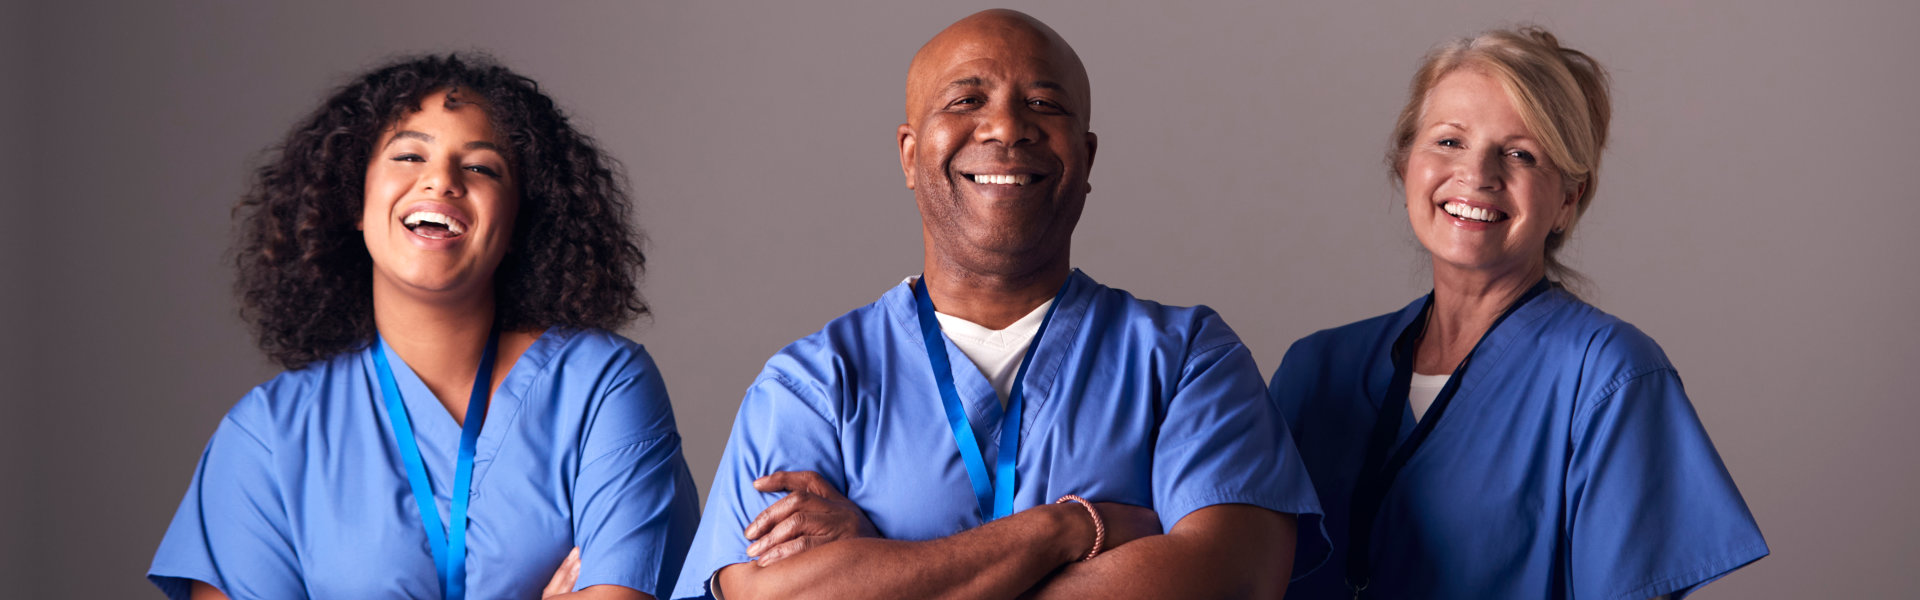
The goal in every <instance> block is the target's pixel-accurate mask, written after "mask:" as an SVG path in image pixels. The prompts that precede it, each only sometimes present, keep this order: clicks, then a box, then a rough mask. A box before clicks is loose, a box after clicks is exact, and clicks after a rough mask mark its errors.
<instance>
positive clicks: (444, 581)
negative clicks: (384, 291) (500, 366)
mask: <svg viewBox="0 0 1920 600" xmlns="http://www.w3.org/2000/svg"><path fill="white" fill-rule="evenodd" d="M499 346H500V331H499V330H497V329H496V330H494V331H492V332H489V333H488V334H487V349H486V350H485V351H483V352H481V353H480V369H479V371H478V372H476V373H474V374H473V395H472V396H471V397H470V399H469V400H467V416H466V419H465V422H464V423H462V424H461V425H460V458H459V461H458V462H457V463H456V464H455V466H454V472H453V494H452V498H453V517H452V518H449V519H447V526H446V527H441V526H440V508H439V507H438V506H435V505H434V502H433V483H432V482H431V481H429V480H428V479H427V466H426V464H425V463H423V462H421V460H420V442H419V440H417V439H415V438H414V436H413V422H412V421H409V420H408V419H407V407H406V405H404V404H403V403H401V401H400V386H399V384H397V383H395V382H394V380H393V367H392V366H389V365H388V364H387V352H386V349H387V341H386V340H385V339H381V340H380V343H379V346H378V347H376V348H374V352H373V366H374V369H375V370H377V371H379V372H380V395H381V396H383V397H385V399H386V402H387V418H388V420H390V421H393V435H394V438H395V441H396V442H397V443H398V444H399V445H400V457H401V458H402V459H405V460H406V462H407V485H408V486H409V487H412V488H413V500H414V502H416V503H418V504H419V505H420V524H421V525H422V526H424V527H425V528H426V530H427V543H428V545H429V546H430V547H431V548H432V550H433V568H434V571H435V573H436V574H438V575H439V576H440V592H441V597H442V598H446V599H448V600H463V599H464V598H466V596H467V496H468V495H469V492H470V491H471V490H472V488H473V447H474V445H475V443H476V442H478V441H479V440H480V424H481V423H482V422H484V421H486V419H487V396H488V392H489V391H490V390H491V387H492V386H490V385H488V384H490V383H492V382H493V355H494V351H495V350H496V349H498V348H499Z"/></svg>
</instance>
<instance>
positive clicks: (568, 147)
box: [233, 54, 648, 369]
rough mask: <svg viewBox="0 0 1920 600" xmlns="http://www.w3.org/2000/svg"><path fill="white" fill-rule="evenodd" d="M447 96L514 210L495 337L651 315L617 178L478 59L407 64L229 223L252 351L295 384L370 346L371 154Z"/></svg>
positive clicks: (498, 69) (300, 148)
mask: <svg viewBox="0 0 1920 600" xmlns="http://www.w3.org/2000/svg"><path fill="white" fill-rule="evenodd" d="M443 90H457V91H458V92H459V95H460V98H461V101H462V102H474V101H475V100H476V99H477V100H478V101H477V102H475V103H476V104H479V105H480V106H481V107H482V108H484V109H485V110H486V112H487V115H488V118H489V119H490V120H491V121H492V123H493V125H494V129H495V130H496V131H499V132H501V133H502V135H503V137H504V138H505V139H506V141H507V145H508V146H509V147H508V148H507V149H506V154H508V156H507V159H508V160H509V161H510V162H511V163H512V167H511V168H512V169H513V172H514V173H516V177H515V179H516V180H518V181H519V182H520V183H519V190H518V191H519V195H520V207H519V213H518V216H517V217H516V218H515V225H514V231H513V240H512V246H511V247H510V248H509V249H508V251H507V254H506V257H505V258H504V259H503V260H502V261H501V263H500V267H499V270H498V271H496V272H495V274H494V296H495V300H496V303H495V320H496V324H497V326H498V327H500V328H501V329H502V330H525V329H534V328H544V327H551V326H556V325H559V326H569V327H599V328H605V329H613V328H616V327H618V326H620V325H621V324H624V323H626V322H628V321H631V320H632V319H634V318H636V317H640V316H643V315H646V314H647V312H648V311H647V305H646V303H645V302H644V301H642V300H641V299H640V296H639V291H638V283H639V279H640V276H641V275H642V273H644V271H645V267H646V255H645V254H643V253H641V251H640V246H639V234H638V233H637V232H636V231H635V230H634V229H632V228H631V227H629V224H628V217H627V215H628V212H629V209H630V206H631V203H630V201H629V199H628V196H627V192H626V189H625V187H624V186H623V185H622V184H621V181H622V178H621V177H619V176H618V175H617V174H616V172H615V170H616V169H617V168H618V167H619V166H618V164H617V163H616V162H615V161H614V160H613V159H612V158H611V157H609V156H607V155H606V154H605V153H604V152H602V151H601V150H600V149H599V148H597V147H595V146H594V142H593V140H592V139H591V138H589V137H587V136H586V135H585V134H582V133H581V132H579V131H577V130H575V129H574V128H573V126H572V125H571V124H570V123H569V122H568V119H567V116H566V114H564V113H563V112H561V110H560V108H559V107H557V106H555V105H554V102H553V99H552V98H549V97H547V95H546V94H544V93H542V92H541V91H540V87H539V84H537V83H535V82H534V81H533V80H532V79H528V78H526V77H524V76H521V75H519V74H516V73H514V72H513V71H510V70H508V69H507V68H506V67H504V66H501V65H500V64H499V63H498V62H495V61H494V60H493V59H492V58H490V57H487V56H484V55H473V54H448V55H444V56H438V55H436V56H417V57H407V58H402V59H399V60H396V61H393V62H391V63H388V64H386V65H384V66H381V67H379V68H376V69H373V70H372V71H369V72H367V73H366V74H364V75H361V76H360V77H357V78H355V79H354V80H352V81H351V82H349V83H347V84H346V85H344V86H342V87H340V88H339V89H337V90H335V91H334V93H333V94H332V95H331V96H330V97H328V98H327V100H326V101H325V102H324V103H322V104H321V105H320V107H319V108H318V109H316V110H314V111H313V113H312V114H310V115H308V116H307V117H306V118H305V119H302V120H301V121H300V123H299V125H297V126H295V127H294V128H293V130H292V131H291V132H289V133H288V134H287V138H286V140H285V141H284V142H283V143H282V144H281V145H280V146H279V147H278V148H277V149H275V150H272V151H269V152H268V154H267V160H266V164H264V165H262V166H260V167H259V168H258V169H257V170H256V172H255V174H254V178H253V185H252V188H251V189H250V190H249V191H248V192H247V194H246V196H245V197H244V198H242V199H241V200H240V203H239V205H238V206H236V207H235V208H234V211H233V212H234V217H235V218H236V219H237V220H238V221H239V239H238V240H237V241H236V243H235V245H234V263H235V265H236V266H237V267H239V271H240V272H239V279H238V280H237V281H236V282H235V284H234V291H235V293H236V294H237V295H238V296H239V299H240V305H241V309H240V314H241V317H242V318H243V319H245V320H246V321H247V322H248V323H249V324H250V325H251V326H252V328H253V331H254V335H255V337H256V338H257V339H258V341H259V344H260V348H261V350H263V351H265V352H266V353H267V356H268V357H270V358H272V359H273V360H274V362H277V363H279V364H280V365H281V366H284V367H286V368H288V369H297V368H300V367H302V366H304V365H306V364H308V363H311V362H313V361H317V360H322V359H325V358H328V357H331V356H333V355H335V354H338V353H340V352H345V351H349V350H358V349H361V348H364V347H366V345H367V344H369V343H371V342H372V341H373V338H374V335H375V332H374V321H373V260H372V258H370V257H369V256H368V254H367V247H366V243H365V240H364V238H363V237H362V234H361V232H360V231H359V230H358V229H357V228H356V225H357V224H358V223H359V220H360V216H361V208H362V204H363V203H364V202H365V198H364V196H365V190H364V189H363V187H364V185H365V182H366V172H367V164H368V161H369V160H370V159H371V158H372V155H373V150H374V147H373V146H374V144H375V143H377V142H378V140H379V138H380V135H381V134H382V132H383V131H384V130H385V129H386V128H388V127H389V126H391V125H392V124H393V123H395V122H396V121H398V120H399V119H401V118H402V117H404V116H406V115H407V114H410V113H412V112H415V111H418V110H419V107H420V103H421V101H422V100H424V99H425V98H426V97H428V96H430V95H432V94H433V93H435V92H438V91H443Z"/></svg>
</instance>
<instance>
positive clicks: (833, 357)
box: [673, 270, 1324, 598]
mask: <svg viewBox="0 0 1920 600" xmlns="http://www.w3.org/2000/svg"><path fill="white" fill-rule="evenodd" d="M915 310H916V309H915V304H914V297H913V292H912V289H911V288H910V286H908V285H907V284H904V283H902V284H901V285H898V286H895V287H894V288H893V289H892V290H890V291H888V292H887V293H886V294H885V295H884V296H882V297H881V298H880V300H879V301H878V302H875V303H873V304H869V305H867V306H864V307H861V308H859V309H856V310H854V311H853V312H850V313H847V314H846V315H845V316H842V317H840V318H838V319H835V320H833V321H832V322H831V323H828V324H827V326H826V328H825V329H823V330H821V331H820V332H819V333H815V334H813V335H810V336H807V337H805V338H802V339H800V340H799V341H797V342H794V343H793V344H791V345H789V346H787V347H786V348H785V349H783V350H781V351H780V353H779V354H776V355H774V357H773V358H772V359H771V360H769V361H767V366H766V369H765V370H763V371H761V373H760V376H759V378H758V379H756V380H755V381H754V383H753V385H752V387H751V388H749V389H748V390H747V395H746V398H745V399H744V400H742V401H741V404H740V413H739V415H738V417H737V418H736V419H735V420H734V425H733V434H732V437H731V438H730V439H728V441H727V447H726V450H725V452H724V453H723V454H722V456H721V458H720V466H719V470H718V472H717V473H716V474H715V475H714V481H713V488H712V489H711V490H710V491H709V492H708V494H707V508H706V513H705V516H704V517H703V519H702V522H701V524H700V532H699V533H698V534H696V535H695V536H694V544H693V549H692V550H691V552H690V554H689V555H688V557H687V561H686V568H685V570H684V571H683V572H682V573H681V575H680V585H679V587H678V588H676V589H675V591H674V594H673V597H674V598H699V597H706V595H707V587H706V583H707V580H708V578H709V577H711V576H712V575H713V574H714V573H716V572H718V571H719V570H720V569H721V568H723V567H726V566H728V565H732V564H736V563H741V562H746V561H748V560H749V558H748V556H747V554H746V548H747V545H748V542H747V540H746V538H745V537H744V536H743V534H742V531H743V530H745V529H746V526H747V524H748V523H749V522H751V521H752V520H753V518H754V517H755V516H757V515H759V514H760V512H761V511H762V510H764V509H766V508H767V506H768V505H770V504H772V503H773V502H774V501H775V500H778V499H779V498H781V497H782V496H783V495H784V494H769V493H761V492H758V491H755V490H754V489H753V480H754V479H757V478H759V477H761V476H765V475H767V474H770V473H773V472H775V471H801V470H807V471H816V472H818V473H820V474H821V475H822V476H823V477H824V478H825V479H826V480H827V481H829V482H831V483H832V484H833V486H834V487H835V488H837V489H839V490H840V491H841V492H842V493H845V494H846V495H847V497H848V498H849V499H850V500H852V501H853V502H854V503H855V504H858V505H859V506H860V507H861V508H862V509H864V510H865V511H866V514H867V517H868V518H869V519H870V520H872V522H873V525H874V527H875V528H876V529H878V530H879V532H880V534H881V535H882V536H885V537H887V538H889V539H897V540H928V539H935V538H940V537H945V536H949V535H953V534H955V533H959V532H961V531H963V530H966V529H970V528H973V527H977V526H979V525H980V524H981V523H982V516H981V514H980V508H979V503H978V501H977V500H976V498H975V496H974V494H973V488H972V487H971V486H970V484H969V481H968V479H967V471H966V467H965V465H964V464H963V463H962V461H961V458H960V453H959V451H958V447H957V446H956V445H955V443H954V436H953V431H952V429H951V428H950V427H949V425H948V422H947V419H946V416H945V413H944V412H943V408H942V404H941V399H940V393H939V390H938V388H937V387H935V382H934V374H933V368H932V366H931V365H930V364H929V362H928V360H927V351H926V347H925V341H924V339H923V338H922V337H921V331H920V324H919V320H918V318H919V317H918V315H917V313H916V312H915ZM1054 311H1055V312H1054V315H1053V320H1052V322H1051V323H1050V324H1049V325H1048V326H1047V330H1046V332H1045V334H1044V335H1043V336H1041V338H1040V339H1039V341H1038V342H1037V343H1038V344H1039V347H1038V348H1037V349H1036V350H1035V353H1034V356H1033V362H1032V364H1031V365H1030V366H1029V368H1030V369H1032V372H1031V373H1030V374H1029V375H1028V376H1027V377H1026V378H1025V381H1024V382H1023V386H1024V387H1023V389H1024V392H1023V394H1024V395H1025V398H1026V399H1025V401H1024V402H1025V405H1026V406H1025V407H1024V408H1025V410H1024V411H1023V413H1022V420H1021V434H1020V445H1019V450H1018V452H1019V456H1018V458H1017V460H1016V468H1017V472H1018V475H1017V477H1016V478H1015V479H1016V481H1017V485H1016V487H1015V491H1014V500H1013V503H1014V510H1015V511H1019V510H1023V509H1026V508H1030V507H1033V506H1037V505H1041V504H1046V503H1049V502H1052V501H1053V500H1054V499H1056V498H1059V497H1060V496H1062V495H1064V494H1079V495H1081V496H1084V497H1086V498H1087V499H1089V500H1093V501H1096V502H1124V503H1127V504H1133V505H1138V506H1144V507H1149V508H1152V509H1153V510H1154V511H1155V512H1157V513H1158V514H1159V517H1160V521H1161V524H1162V527H1164V528H1166V529H1171V528H1172V527H1173V525H1174V524H1175V523H1177V522H1179V521H1180V519H1181V518H1182V517H1185V516H1186V515H1187V514H1188V513H1191V512H1193V511H1195V510H1198V509H1200V508H1204V507H1207V506H1212V505H1216V504H1231V503H1240V504H1252V505H1256V506H1261V507H1264V508H1267V509H1270V510H1274V511H1278V512H1282V513H1292V514H1300V515H1302V517H1301V519H1300V530H1301V531H1303V532H1310V533H1311V535H1310V536H1307V535H1303V536H1302V539H1303V543H1302V548H1301V549H1300V550H1299V551H1300V552H1302V553H1303V554H1306V555H1312V556H1316V557H1317V556H1321V555H1322V554H1323V552H1322V551H1320V550H1318V549H1323V548H1324V544H1307V543H1306V541H1319V540H1320V538H1319V536H1320V535H1321V534H1320V531H1321V529H1320V525H1319V519H1318V515H1319V513H1320V506H1319V503H1318V502H1317V501H1316V499H1315V497H1314V494H1313V488H1312V484H1311V483H1309V480H1308V478H1307V474H1306V471H1305V470H1304V468H1303V467H1302V465H1301V463H1300V460H1299V458H1298V457H1297V456H1296V455H1295V452H1294V449H1293V442H1292V441H1291V440H1290V439H1289V438H1288V432H1287V428H1286V425H1285V423H1282V422H1281V420H1280V415H1279V412H1278V411H1277V410H1275V409H1274V407H1273V405H1272V403H1271V402H1269V401H1268V400H1267V398H1266V393H1265V389H1264V387H1265V386H1264V382H1263V381H1262V380H1261V376H1260V372H1259V370H1258V369H1259V367H1258V366H1256V365H1255V364H1254V362H1253V356H1252V355H1251V354H1250V353H1249V352H1248V351H1247V348H1246V346H1244V345H1242V344H1241V343H1240V339H1239V337H1238V336H1236V335H1234V333H1233V330H1231V329H1229V328H1228V327H1227V325H1226V323H1224V322H1222V321H1221V320H1220V317H1219V315H1217V314H1215V313H1214V312H1213V311H1212V310H1211V309H1208V308H1206V307H1195V308H1183V307H1172V306H1163V305H1160V304H1157V303H1153V302H1148V301H1144V300H1138V299H1135V298H1134V297H1133V296H1132V295H1130V294H1128V293H1126V292H1123V291H1120V290H1116V289H1112V288H1108V287H1106V286H1103V285H1100V284H1098V283H1095V282H1094V281H1093V280H1092V279H1090V278H1088V277H1087V276H1086V275H1085V274H1083V273H1080V272H1079V271H1077V270H1076V271H1075V272H1074V273H1073V275H1072V276H1071V277H1070V278H1069V280H1068V282H1067V284H1066V287H1065V290H1064V292H1063V294H1062V295H1061V297H1060V299H1059V301H1058V305H1057V306H1055V307H1054ZM946 344H947V355H948V356H952V357H964V356H966V355H965V354H963V353H962V352H961V351H960V350H959V348H957V347H955V346H954V345H953V343H952V341H951V340H947V341H946ZM952 369H953V378H954V385H955V387H956V388H957V391H958V392H959V396H960V398H961V401H962V403H963V404H965V406H966V410H967V414H968V418H969V419H970V420H971V422H972V423H973V427H974V436H975V437H976V438H977V439H980V440H988V443H986V444H985V446H986V447H985V448H982V454H983V457H984V458H985V462H986V464H988V465H992V464H994V461H995V460H996V456H997V455H998V453H999V447H998V446H999V444H998V442H997V440H999V439H1000V434H999V428H1000V423H1001V418H1002V416H1003V412H1002V410H1003V409H1002V408H1001V406H1000V400H999V396H998V395H997V394H995V392H994V390H993V386H992V384H991V383H989V382H988V381H987V379H986V377H985V376H983V375H981V374H980V371H979V369H978V368H976V367H975V366H974V365H973V363H971V362H968V361H966V360H954V361H953V362H952ZM1308 538H1311V540H1309V539H1308Z"/></svg>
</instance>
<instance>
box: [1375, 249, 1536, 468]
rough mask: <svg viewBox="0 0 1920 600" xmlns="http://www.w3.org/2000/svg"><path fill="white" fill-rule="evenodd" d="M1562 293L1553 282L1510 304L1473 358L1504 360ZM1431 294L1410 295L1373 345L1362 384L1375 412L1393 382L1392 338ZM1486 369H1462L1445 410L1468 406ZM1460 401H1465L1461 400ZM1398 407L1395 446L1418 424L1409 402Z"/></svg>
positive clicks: (1483, 362) (1443, 422)
mask: <svg viewBox="0 0 1920 600" xmlns="http://www.w3.org/2000/svg"><path fill="white" fill-rule="evenodd" d="M1566 294H1567V292H1566V290H1563V289H1561V288H1559V286H1558V285H1555V286H1554V287H1553V288H1552V289H1548V290H1546V291H1545V292H1541V293H1540V294H1539V295H1538V296H1535V297H1533V298H1531V299H1529V300H1527V302H1526V303H1525V304H1522V305H1520V306H1519V307H1517V308H1514V309H1513V314H1511V315H1508V316H1507V318H1506V319H1505V320H1504V321H1502V322H1501V323H1499V324H1498V326H1497V327H1494V328H1493V329H1492V330H1491V331H1488V332H1486V333H1484V334H1482V335H1483V336H1484V339H1482V340H1481V341H1480V342H1479V348H1480V352H1481V353H1482V354H1481V357H1480V358H1478V359H1476V360H1477V361H1478V362H1479V363H1480V364H1481V365H1482V366H1483V367H1485V366H1487V365H1498V364H1505V362H1506V361H1505V358H1506V354H1507V352H1508V350H1509V349H1511V348H1512V346H1513V345H1514V342H1516V341H1518V340H1520V339H1522V338H1523V337H1525V336H1529V335H1532V333H1531V332H1533V331H1536V330H1537V329H1538V325H1537V324H1538V321H1539V320H1540V319H1542V318H1545V317H1546V316H1547V315H1548V314H1549V313H1551V312H1552V311H1553V310H1554V309H1555V308H1556V307H1557V306H1559V305H1560V304H1561V303H1563V302H1564V301H1565V299H1566V297H1567V296H1566ZM1432 295H1433V294H1432V292H1428V293H1427V295H1425V296H1421V297H1419V298H1416V299H1414V301H1413V302H1412V303H1410V304H1408V305H1407V306H1406V308H1402V309H1400V312H1398V313H1396V314H1395V315H1394V317H1393V319H1392V321H1391V325H1390V326H1389V327H1388V328H1387V329H1386V330H1385V331H1383V332H1381V334H1380V335H1381V338H1380V340H1379V346H1377V349H1376V351H1377V354H1376V355H1375V357H1374V360H1373V361H1371V363H1372V364H1371V366H1370V367H1369V369H1368V372H1367V385H1366V390H1367V402H1368V403H1369V404H1371V405H1372V406H1373V410H1374V411H1375V412H1376V413H1378V412H1379V411H1380V410H1381V407H1382V406H1385V404H1386V401H1387V398H1386V396H1387V393H1388V388H1389V387H1391V386H1392V382H1393V358H1392V353H1393V343H1394V340H1396V339H1398V338H1399V336H1400V334H1401V333H1402V332H1405V331H1406V329H1407V328H1408V327H1410V326H1412V325H1413V321H1414V319H1417V318H1419V317H1420V311H1421V309H1422V308H1424V307H1425V306H1426V303H1427V299H1428V298H1429V297H1431V296H1432ZM1488 373H1489V371H1487V369H1485V368H1481V369H1469V370H1467V372H1466V373H1462V374H1461V377H1460V382H1459V387H1458V389H1456V390H1455V391H1454V396H1453V398H1454V402H1453V405H1452V406H1451V407H1450V408H1449V409H1448V412H1449V413H1456V414H1457V413H1460V412H1461V411H1463V410H1466V409H1468V408H1470V407H1472V406H1473V400H1472V399H1473V398H1474V397H1475V395H1476V394H1477V393H1478V391H1479V384H1480V382H1481V381H1485V380H1486V379H1487V375H1488ZM1462 401H1465V402H1464V403H1463V402H1462ZM1402 410H1404V411H1406V412H1405V413H1403V415H1402V417H1403V418H1402V419H1401V421H1400V431H1399V437H1398V439H1396V440H1395V441H1394V444H1395V446H1396V447H1398V445H1399V444H1400V442H1404V441H1406V438H1407V435H1408V434H1410V433H1412V432H1413V429H1414V427H1417V426H1418V425H1419V421H1418V420H1416V419H1414V418H1413V409H1412V408H1411V407H1410V406H1409V407H1404V408H1403V409H1402ZM1430 416H1431V415H1429V417H1430ZM1441 417H1442V420H1441V422H1437V423H1435V424H1434V427H1433V428H1434V431H1435V433H1438V432H1439V431H1440V430H1441V428H1443V427H1447V419H1445V415H1442V416H1441ZM1452 420H1453V421H1458V420H1460V419H1459V418H1458V417H1456V418H1454V419H1452ZM1419 458H1420V453H1418V452H1415V453H1414V456H1413V460H1414V461H1417V460H1419Z"/></svg>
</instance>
